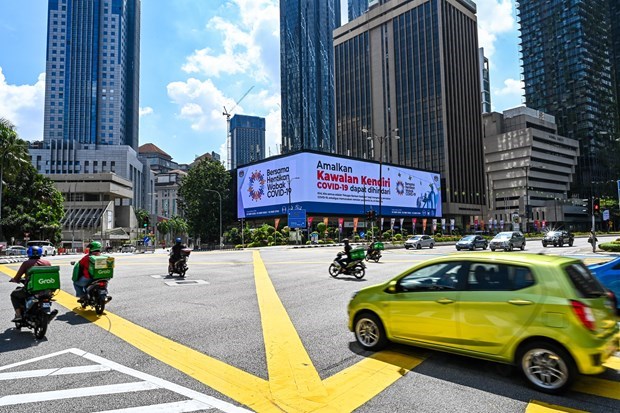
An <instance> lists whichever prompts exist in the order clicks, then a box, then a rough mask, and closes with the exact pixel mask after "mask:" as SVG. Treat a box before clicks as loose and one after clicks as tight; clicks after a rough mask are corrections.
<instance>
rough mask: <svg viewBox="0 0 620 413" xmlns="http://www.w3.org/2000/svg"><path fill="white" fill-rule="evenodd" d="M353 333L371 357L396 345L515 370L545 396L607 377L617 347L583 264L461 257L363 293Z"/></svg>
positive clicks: (609, 312) (353, 308)
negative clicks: (581, 378)
mask: <svg viewBox="0 0 620 413" xmlns="http://www.w3.org/2000/svg"><path fill="white" fill-rule="evenodd" d="M348 314H349V322H348V327H349V330H351V331H352V332H353V333H354V334H355V339H356V340H357V342H358V344H359V345H360V346H361V347H362V348H363V349H365V350H370V351H378V350H380V349H382V348H384V347H385V346H386V345H387V344H388V343H389V342H390V341H393V342H397V343H401V344H408V345H414V346H419V347H424V348H431V349H434V350H441V351H446V352H451V353H456V354H460V355H464V356H471V357H475V358H481V359H486V360H491V361H495V362H500V363H507V364H512V365H515V366H516V367H518V368H519V369H520V370H521V372H522V374H523V376H524V378H525V379H526V381H527V382H528V383H529V384H530V385H531V386H533V387H534V388H536V389H538V390H540V391H542V392H547V393H559V392H561V391H563V390H565V389H567V388H568V387H569V386H570V385H571V383H572V382H573V380H574V379H575V378H576V375H577V374H579V373H581V374H588V375H591V374H599V373H602V372H603V371H604V370H605V367H604V366H603V363H604V362H605V360H607V359H608V358H609V357H610V356H611V355H612V354H613V353H614V352H615V351H617V349H618V343H617V337H615V336H616V334H618V331H619V327H618V323H617V322H616V320H615V317H614V314H613V306H612V303H611V300H610V298H609V295H608V293H607V291H606V290H605V288H604V287H603V286H602V285H601V284H600V283H599V282H598V280H597V279H596V277H594V276H593V275H592V273H591V272H590V271H589V270H588V268H587V267H586V266H585V265H584V264H583V263H582V262H581V261H580V260H579V259H576V258H569V257H564V256H550V255H542V254H527V253H526V254H516V253H508V254H498V253H481V254H453V255H450V256H443V257H439V258H434V259H431V260H427V261H424V262H421V263H419V264H416V265H415V266H413V267H412V268H410V269H409V270H407V271H405V272H403V273H401V274H400V275H398V276H396V277H394V278H393V279H391V280H389V281H387V282H385V283H382V284H378V285H375V286H371V287H367V288H364V289H362V290H361V291H358V292H356V293H355V294H354V295H353V297H352V299H351V301H350V302H349V305H348Z"/></svg>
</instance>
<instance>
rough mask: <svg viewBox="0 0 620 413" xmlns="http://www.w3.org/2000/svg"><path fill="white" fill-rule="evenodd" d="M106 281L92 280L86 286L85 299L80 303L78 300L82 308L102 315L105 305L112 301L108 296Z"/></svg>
mask: <svg viewBox="0 0 620 413" xmlns="http://www.w3.org/2000/svg"><path fill="white" fill-rule="evenodd" d="M108 281H110V280H108V279H94V280H91V281H90V282H89V283H88V285H87V286H86V297H85V298H83V299H82V300H81V301H80V300H78V302H79V303H80V305H81V306H82V308H83V309H84V308H86V307H88V306H90V307H92V308H94V309H95V313H96V314H97V315H101V314H103V312H104V311H105V305H106V304H107V303H109V302H110V301H112V297H111V296H109V295H108Z"/></svg>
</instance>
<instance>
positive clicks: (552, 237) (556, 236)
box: [542, 231, 575, 247]
mask: <svg viewBox="0 0 620 413" xmlns="http://www.w3.org/2000/svg"><path fill="white" fill-rule="evenodd" d="M574 242H575V237H574V236H573V234H572V233H571V232H569V231H547V233H546V234H545V236H544V238H543V240H542V245H543V247H547V246H548V245H553V246H554V247H563V246H564V244H568V246H569V247H572V246H573V243H574Z"/></svg>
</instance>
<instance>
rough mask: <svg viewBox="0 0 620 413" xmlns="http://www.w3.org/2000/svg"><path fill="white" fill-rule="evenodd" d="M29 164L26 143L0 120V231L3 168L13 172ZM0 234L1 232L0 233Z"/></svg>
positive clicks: (8, 122) (7, 122) (13, 129)
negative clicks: (8, 168) (6, 167)
mask: <svg viewBox="0 0 620 413" xmlns="http://www.w3.org/2000/svg"><path fill="white" fill-rule="evenodd" d="M29 162H30V155H29V154H28V143H27V142H26V141H24V140H22V139H20V138H19V137H18V136H17V131H15V125H13V124H12V123H11V122H10V121H9V120H8V119H5V118H0V231H1V228H2V191H3V188H4V176H3V172H4V167H5V165H6V166H10V167H11V168H10V170H11V171H13V172H15V171H17V170H19V169H20V168H19V167H20V166H23V165H24V164H28V163H29ZM0 234H1V232H0Z"/></svg>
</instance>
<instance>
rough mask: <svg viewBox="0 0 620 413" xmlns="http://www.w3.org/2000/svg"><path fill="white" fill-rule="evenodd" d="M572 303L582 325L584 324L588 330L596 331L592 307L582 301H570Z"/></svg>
mask: <svg viewBox="0 0 620 413" xmlns="http://www.w3.org/2000/svg"><path fill="white" fill-rule="evenodd" d="M570 303H571V305H572V306H573V311H574V312H575V315H576V316H577V318H578V319H579V321H581V324H583V326H584V327H585V328H587V329H588V330H590V331H594V330H595V329H596V325H595V324H594V321H595V320H594V315H593V314H592V310H591V309H590V307H588V306H587V305H585V304H584V303H582V302H581V301H576V300H570Z"/></svg>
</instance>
